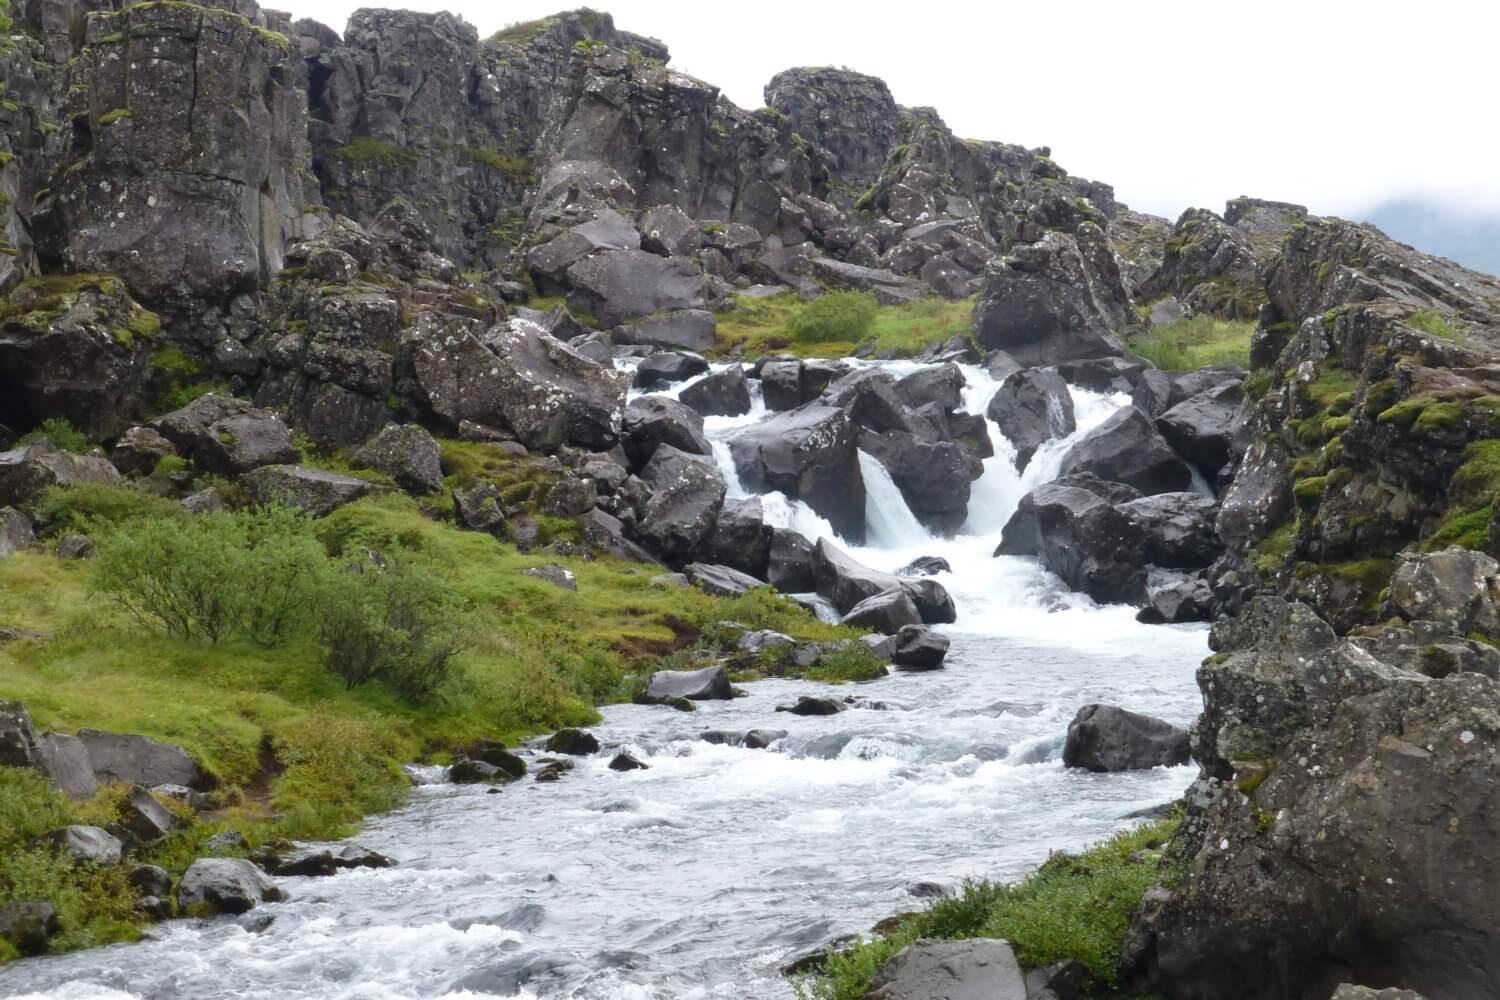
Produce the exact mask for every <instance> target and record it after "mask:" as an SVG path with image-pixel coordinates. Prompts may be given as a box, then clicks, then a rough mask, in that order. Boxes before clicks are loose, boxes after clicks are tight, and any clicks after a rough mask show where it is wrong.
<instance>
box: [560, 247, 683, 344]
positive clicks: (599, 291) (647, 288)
mask: <svg viewBox="0 0 1500 1000" xmlns="http://www.w3.org/2000/svg"><path fill="white" fill-rule="evenodd" d="M568 283H569V285H570V286H571V287H572V289H573V291H572V294H571V295H570V296H569V301H570V302H572V301H577V302H578V303H579V304H580V305H581V306H583V307H584V308H585V309H587V310H588V311H589V312H591V313H593V314H594V315H595V316H597V317H599V320H600V322H601V323H603V324H604V325H606V326H616V325H618V324H620V323H623V322H626V321H627V320H631V319H635V318H636V317H638V316H649V315H651V314H652V313H655V312H659V311H661V310H667V309H700V308H702V306H703V304H704V302H705V300H706V298H707V290H708V284H707V281H706V280H705V278H704V274H703V270H702V269H701V268H700V267H699V266H698V265H697V264H695V263H694V262H693V261H692V260H688V259H684V258H682V257H672V258H666V257H659V256H657V255H656V254H653V253H647V252H646V251H644V250H621V251H617V252H614V253H601V254H596V255H595V256H592V257H589V258H587V259H585V260H581V261H579V262H578V263H576V264H574V265H573V266H571V267H569V268H568Z"/></svg>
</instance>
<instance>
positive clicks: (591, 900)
mask: <svg viewBox="0 0 1500 1000" xmlns="http://www.w3.org/2000/svg"><path fill="white" fill-rule="evenodd" d="M891 367H892V368H893V369H895V370H896V372H897V373H898V374H904V373H905V372H907V371H910V370H913V369H914V367H915V366H914V365H912V364H910V363H900V364H893V365H892V366H891ZM965 374H966V376H967V378H968V380H969V388H968V390H967V392H966V397H965V405H966V407H967V408H968V409H969V410H970V411H972V412H983V409H984V406H985V404H986V403H987V402H988V399H989V396H990V394H992V393H993V391H994V389H995V383H994V381H993V380H992V379H990V377H989V376H988V375H987V374H986V373H985V372H983V371H982V370H981V369H977V368H967V367H966V368H965ZM679 388H680V387H679ZM1074 397H1075V403H1076V406H1077V411H1078V419H1079V425H1080V427H1079V430H1078V432H1077V433H1076V434H1075V435H1074V437H1075V438H1076V436H1077V435H1078V434H1082V433H1085V432H1086V431H1087V430H1088V429H1090V428H1092V427H1094V426H1097V425H1098V424H1099V423H1100V422H1101V421H1103V420H1104V419H1105V418H1106V417H1107V416H1108V415H1109V414H1110V413H1111V412H1113V410H1114V409H1115V407H1117V406H1119V405H1121V404H1122V403H1123V402H1124V400H1123V399H1122V398H1113V399H1112V398H1107V397H1104V396H1100V395H1097V394H1093V393H1086V392H1079V391H1075V393H1074ZM763 416H764V409H763V408H762V407H761V406H760V404H759V403H757V406H756V410H755V411H754V412H752V413H751V414H749V415H747V416H745V417H739V418H710V419H709V420H708V421H707V430H708V433H709V436H710V437H711V438H713V439H714V440H715V442H716V451H717V454H718V457H719V460H720V463H721V465H722V466H724V469H725V474H726V476H727V477H728V479H729V482H730V483H731V493H742V492H743V491H742V489H741V488H740V487H739V485H738V479H737V477H736V476H735V475H734V470H733V468H732V466H731V465H730V464H729V462H728V449H727V448H725V447H723V446H722V441H723V440H725V439H726V438H727V437H729V436H731V435H732V434H733V433H734V432H735V431H736V430H737V429H738V428H740V427H743V426H745V425H747V424H749V423H753V422H754V421H755V420H758V419H760V418H762V417H763ZM991 434H992V437H993V438H994V439H995V441H996V445H997V454H996V456H995V458H993V459H990V460H988V461H987V462H986V468H985V475H984V478H983V479H981V480H980V481H979V482H978V483H976V484H975V488H974V494H973V500H972V502H971V505H970V510H971V513H970V518H969V523H968V524H967V525H966V526H965V529H964V530H963V531H962V532H961V533H960V534H959V535H958V536H957V537H956V538H953V539H938V538H934V537H932V536H931V535H929V534H928V533H927V532H926V531H925V530H924V529H923V528H922V527H921V526H920V525H919V524H918V523H917V522H916V520H915V518H913V516H912V514H911V512H910V511H909V510H908V509H907V508H906V506H905V503H904V502H903V501H902V499H901V496H900V493H899V491H897V490H896V488H895V486H894V484H892V483H891V481H890V477H889V476H887V475H886V474H885V472H884V470H883V469H882V468H881V467H880V465H879V463H877V462H875V461H873V460H872V459H869V458H868V457H865V458H864V460H863V466H864V471H865V474H866V479H867V486H868V494H869V495H868V506H867V514H868V521H869V524H870V537H869V543H870V544H869V545H868V546H867V547H864V548H856V549H851V552H852V553H853V554H854V555H855V556H856V557H857V558H859V559H860V560H862V561H863V562H865V563H867V564H868V565H870V566H872V567H875V568H878V569H885V570H894V569H896V568H899V567H900V566H902V565H905V564H906V563H907V562H909V561H910V560H911V559H913V558H915V557H916V556H920V555H940V556H943V557H944V558H946V559H947V560H948V561H949V563H950V564H951V565H952V567H953V572H952V573H951V574H944V575H942V576H940V577H939V580H940V581H941V582H942V583H943V584H944V585H945V586H947V587H948V589H949V591H950V592H951V593H952V595H953V596H954V599H955V601H956V603H957V606H958V611H959V620H958V622H957V623H956V624H954V625H951V626H946V627H944V628H943V631H944V632H945V633H947V634H948V635H949V636H950V637H951V638H952V639H953V648H952V651H951V652H950V654H949V656H948V660H947V665H946V669H944V670H941V671H937V672H933V673H919V674H897V675H893V676H891V677H889V678H887V679H885V680H882V681H877V682H874V683H871V684H866V685H857V686H844V687H838V688H834V687H825V686H823V685H818V684H812V683H807V682H799V681H779V680H773V681H763V682H759V683H756V684H751V685H748V690H749V692H750V694H749V697H746V698H740V699H736V700H734V701H731V702H707V703H702V704H701V705H700V708H699V711H697V712H695V713H693V714H690V715H687V714H682V713H678V712H675V711H672V710H671V709H668V708H663V707H643V706H634V705H622V706H615V707H612V708H608V709H606V710H605V712H604V715H605V719H604V722H603V723H602V724H600V725H599V726H597V727H595V728H594V732H595V733H596V734H597V735H598V737H599V738H600V740H601V741H602V742H603V743H604V744H605V746H606V750H605V752H603V753H601V754H600V755H598V756H597V757H594V758H591V759H588V760H583V761H580V762H579V766H578V767H577V769H576V770H574V771H573V772H572V773H570V774H568V775H567V776H565V777H564V779H563V780H562V781H560V782H557V783H555V784H546V785H539V784H536V783H534V782H530V781H526V782H523V783H518V784H516V785H511V786H509V787H506V788H505V789H504V790H503V791H501V792H500V793H499V794H490V793H489V791H488V789H486V788H484V787H482V786H455V785H447V784H441V783H434V784H424V785H420V786H419V787H417V788H416V789H415V790H414V791H413V793H412V795H411V797H410V799H409V800H408V801H407V803H406V804H405V805H404V806H403V807H402V808H401V809H398V810H396V811H395V812H393V813H390V814H388V815H385V816H381V817H378V818H376V819H374V820H373V821H372V822H371V823H370V824H369V826H368V827H367V828H366V830H365V831H364V832H363V833H362V834H361V835H360V837H359V838H358V842H359V843H361V844H363V845H365V846H367V847H370V848H372V849H374V850H377V851H380V852H382V853H386V854H389V855H391V856H392V857H394V858H396V859H398V860H399V862H400V864H399V866H398V867H396V868H392V869H386V870H379V871H354V872H346V873H343V874H340V875H338V876H337V877H334V878H330V879H285V880H282V881H283V885H284V887H285V888H286V889H287V890H288V891H289V893H290V894H291V897H292V898H291V901H290V902H287V903H284V904H277V905H274V906H270V907H267V908H264V909H262V910H258V911H255V912H254V913H252V914H250V915H248V916H246V917H244V918H240V919H238V920H235V919H223V920H214V921H177V922H173V923H168V924H164V925H161V926H160V927H158V928H156V929H154V930H153V931H152V932H151V935H150V938H149V940H147V941H145V942H143V943H140V944H135V945H126V946H117V947H112V948H106V949H100V950H96V951H90V952H83V953H77V954H72V955H67V956H61V957H57V958H48V959H36V960H30V961H26V962H20V963H16V964H13V965H11V966H8V967H6V968H4V969H3V970H0V995H6V996H15V995H21V996H35V997H49V998H74V1000H76V998H94V997H99V998H127V997H130V998H143V1000H167V998H171V1000H229V998H234V1000H250V998H255V1000H260V998H266V1000H271V998H299V1000H300V998H309V1000H312V998H317V1000H333V998H338V1000H396V998H437V997H449V998H489V997H527V998H538V1000H551V998H576V1000H668V998H671V1000H707V998H735V1000H744V998H751V1000H787V998H791V997H793V996H794V991H793V990H792V988H791V986H790V985H789V984H788V983H787V982H786V980H785V979H783V978H782V977H781V975H780V973H779V971H778V970H779V968H780V967H781V966H782V965H783V964H784V963H786V962H787V961H788V960H790V959H792V958H795V957H797V956H799V955H801V954H803V953H805V952H807V951H808V950H810V949H812V948H815V947H817V946H819V945H821V944H824V943H826V942H829V941H832V940H835V939H837V938H839V937H840V936H842V935H847V934H850V933H858V932H861V931H864V930H867V929H868V928H869V926H870V925H871V924H872V923H874V922H875V921H876V920H878V919H880V918H881V917H883V916H886V915H888V914H890V913H893V912H897V911H900V910H907V909H913V908H916V907H918V906H920V905H921V901H920V900H918V899H916V898H914V897H913V894H912V891H911V890H912V888H913V886H914V885H915V883H917V882H937V883H940V884H946V885H956V884H957V883H958V882H960V881H961V880H962V879H964V878H969V877H989V878H1014V877H1017V876H1019V875H1022V874H1024V873H1025V872H1026V871H1027V870H1028V869H1029V868H1031V867H1034V866H1035V865H1036V864H1037V863H1038V862H1040V861H1041V860H1043V859H1044V858H1045V857H1046V855H1047V853H1048V851H1051V850H1057V849H1070V848H1077V847H1079V846H1081V845H1082V844H1084V843H1087V842H1089V841H1093V840H1098V839H1100V838H1102V837H1104V836H1107V835H1108V834H1110V833H1112V832H1114V831H1115V830H1117V829H1119V828H1120V827H1121V826H1122V825H1123V824H1124V823H1125V822H1127V821H1126V819H1125V817H1126V816H1127V814H1129V813H1131V812H1132V811H1135V810H1138V809H1141V808H1144V807H1149V806H1154V805H1157V804H1160V803H1162V802H1165V801H1167V800H1169V799H1172V798H1174V797H1176V796H1177V795H1179V794H1180V793H1181V791H1182V789H1183V788H1184V787H1185V786H1186V784H1187V783H1188V781H1189V780H1190V771H1189V769H1188V768H1185V767H1184V768H1173V769H1157V770H1154V771H1143V772H1133V773H1127V774H1118V775H1095V774H1088V773H1081V772H1076V771H1068V770H1065V769H1064V768H1063V767H1062V765H1061V761H1060V756H1061V747H1062V741H1063V736H1064V733H1065V732H1066V729H1067V724H1068V720H1069V719H1071V718H1072V716H1073V714H1074V712H1076V711H1077V709H1078V707H1079V706H1080V705H1083V704H1085V703H1087V702H1093V701H1101V702H1109V703H1112V704H1117V705H1121V706H1123V707H1126V708H1130V709H1135V710H1138V711H1144V712H1148V713H1150V714H1152V715H1156V716H1159V717H1162V718H1165V719H1168V720H1171V721H1174V722H1177V723H1181V724H1185V723H1187V722H1189V721H1190V720H1191V719H1192V718H1193V717H1194V716H1195V715H1196V714H1197V711H1198V708H1199V700H1198V695H1197V690H1196V688H1195V687H1194V684H1193V670H1194V667H1195V666H1196V664H1197V663H1198V661H1199V660H1200V659H1201V658H1202V656H1203V655H1204V654H1205V652H1206V644H1205V641H1204V640H1205V633H1204V631H1203V630H1202V629H1201V628H1191V627H1148V626H1143V625H1138V624H1137V623H1136V622H1135V621H1134V616H1133V613H1132V612H1131V610H1130V609H1127V608H1121V607H1108V608H1099V607H1096V606H1094V605H1093V603H1092V602H1091V601H1089V600H1088V599H1087V598H1085V597H1082V596H1080V595H1077V594H1069V593H1067V592H1066V591H1065V589H1064V588H1063V587H1062V586H1061V584H1060V583H1059V582H1058V581H1057V580H1056V578H1054V577H1051V576H1050V575H1049V574H1047V573H1045V572H1043V571H1042V570H1041V569H1040V568H1039V567H1038V566H1037V565H1036V564H1035V562H1034V561H1032V560H1027V559H1016V558H999V559H997V558H993V557H992V556H991V555H990V553H991V552H993V551H994V548H995V544H996V542H997V540H998V536H999V532H1000V529H1001V527H1003V525H1004V524H1005V521H1006V519H1007V518H1008V517H1009V516H1010V514H1011V512H1012V511H1014V509H1015V506H1016V502H1017V501H1018V500H1019V499H1020V498H1021V496H1022V495H1023V494H1024V493H1025V492H1026V491H1027V490H1028V489H1030V488H1031V487H1032V486H1034V485H1037V484H1039V483H1042V482H1046V481H1047V480H1048V479H1050V478H1052V477H1053V476H1054V475H1055V474H1056V469H1057V466H1058V463H1059V462H1060V460H1061V457H1062V455H1063V454H1064V453H1065V451H1066V449H1067V445H1068V443H1069V442H1053V443H1052V444H1050V445H1047V446H1045V447H1044V448H1043V449H1042V450H1041V451H1039V452H1038V454H1037V456H1036V457H1035V458H1033V460H1032V462H1031V464H1030V465H1029V466H1028V468H1027V470H1026V473H1025V475H1024V476H1018V475H1017V474H1016V472H1015V470H1014V468H1013V467H1012V465H1011V455H1012V451H1011V449H1010V446H1009V444H1008V443H1007V442H1005V441H1004V440H1003V438H1001V437H1000V435H999V433H998V431H996V430H995V429H994V427H993V425H991ZM766 509H767V516H768V518H770V519H773V520H776V521H777V522H779V523H782V524H786V525H791V526H795V527H797V528H799V529H801V530H803V531H804V533H806V534H808V535H809V536H810V537H817V536H818V535H819V534H831V532H830V531H829V530H828V527H827V525H826V523H825V522H821V521H820V519H818V518H817V517H816V515H814V514H813V513H812V512H811V511H810V510H808V509H806V508H805V507H804V506H803V505H801V504H796V503H789V502H786V501H785V499H784V498H781V497H779V496H771V497H767V498H766ZM821 693H828V694H836V695H838V696H839V697H845V696H849V695H854V696H857V697H860V698H865V699H871V700H875V701H878V702H879V703H881V707H879V708H853V709H851V710H850V711H847V712H844V713H841V714H839V715H835V716H830V717H824V718H818V717H813V718H803V717H798V716H793V715H789V714H786V713H777V712H776V711H775V708H776V705H777V704H779V703H783V702H787V701H794V700H795V699H796V696H797V695H799V694H821ZM756 728H760V729H783V730H787V731H788V735H787V736H786V738H785V739H783V740H781V741H779V742H778V743H776V744H774V745H773V746H772V748H771V749H769V750H747V749H740V748H735V747H728V746H722V745H713V744H709V743H706V742H704V741H702V740H701V739H699V733H701V732H702V731H704V730H708V729H727V730H734V731H745V730H749V729H756ZM616 747H627V748H630V749H631V750H632V752H634V753H635V754H636V755H637V756H638V757H640V758H641V759H642V760H644V761H646V762H647V763H648V764H649V765H650V769H649V770H645V771H633V772H626V773H618V772H614V771H610V770H609V769H608V768H607V767H606V766H605V765H606V762H607V761H608V760H609V758H610V756H612V754H613V752H614V748H616ZM421 773H422V775H423V776H424V777H426V778H428V779H429V780H430V779H433V778H435V777H436V776H437V774H438V773H439V772H437V771H436V770H435V769H427V770H425V771H422V772H421Z"/></svg>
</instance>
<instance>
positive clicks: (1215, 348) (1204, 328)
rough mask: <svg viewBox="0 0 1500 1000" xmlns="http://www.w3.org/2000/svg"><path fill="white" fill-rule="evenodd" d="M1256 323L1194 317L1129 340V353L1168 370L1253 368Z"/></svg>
mask: <svg viewBox="0 0 1500 1000" xmlns="http://www.w3.org/2000/svg"><path fill="white" fill-rule="evenodd" d="M1254 333H1255V323H1254V322H1253V321H1248V320H1247V321H1239V320H1221V319H1214V318H1213V317H1212V316H1193V317H1190V318H1187V319H1180V320H1177V321H1176V322H1175V323H1167V324H1164V325H1162V326H1156V327H1152V328H1150V329H1149V330H1147V331H1146V332H1145V333H1142V334H1139V335H1137V336H1135V337H1132V338H1130V340H1129V341H1128V343H1127V346H1128V347H1129V348H1130V350H1131V351H1132V352H1133V353H1135V354H1138V355H1140V356H1141V357H1143V358H1145V359H1147V360H1148V361H1150V362H1152V363H1153V364H1155V365H1156V366H1157V367H1158V368H1163V369H1166V370H1167V371H1188V370H1192V369H1197V368H1203V367H1206V366H1208V365H1238V366H1240V367H1241V368H1249V367H1250V338H1251V336H1252V335H1253V334H1254Z"/></svg>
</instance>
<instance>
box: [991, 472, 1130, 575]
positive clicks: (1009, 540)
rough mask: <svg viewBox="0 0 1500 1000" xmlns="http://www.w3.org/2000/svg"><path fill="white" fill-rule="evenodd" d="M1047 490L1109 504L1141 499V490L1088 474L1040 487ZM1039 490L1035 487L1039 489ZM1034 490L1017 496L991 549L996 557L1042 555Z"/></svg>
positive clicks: (1080, 474)
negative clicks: (1070, 491) (1074, 492)
mask: <svg viewBox="0 0 1500 1000" xmlns="http://www.w3.org/2000/svg"><path fill="white" fill-rule="evenodd" d="M1044 486H1045V487H1047V488H1059V489H1060V488H1062V487H1064V486H1069V487H1073V488H1074V489H1080V490H1083V491H1084V492H1085V493H1092V494H1094V495H1095V496H1097V497H1099V498H1100V499H1102V500H1104V501H1106V502H1107V503H1111V504H1123V503H1129V502H1130V501H1132V500H1139V499H1140V498H1141V491H1140V490H1138V489H1136V488H1135V487H1134V486H1126V485H1125V484H1124V483H1112V482H1109V481H1107V480H1104V479H1100V478H1099V477H1098V476H1096V475H1094V474H1092V473H1089V472H1080V473H1075V474H1074V475H1071V476H1062V477H1060V478H1057V479H1054V480H1053V481H1052V482H1050V483H1046V484H1044ZM1042 488H1043V487H1038V488H1037V489H1038V490H1040V489H1042ZM1035 493H1036V490H1033V491H1032V492H1031V493H1028V494H1026V495H1025V496H1023V497H1021V499H1020V501H1019V502H1018V503H1017V504H1016V512H1015V513H1014V514H1012V515H1011V516H1010V520H1008V521H1006V522H1005V528H1004V530H1003V531H1002V532H1001V535H1000V544H999V545H998V546H996V548H995V555H997V556H1035V555H1041V552H1042V525H1041V521H1040V519H1039V518H1038V516H1037V508H1036V504H1035V496H1034V494H1035Z"/></svg>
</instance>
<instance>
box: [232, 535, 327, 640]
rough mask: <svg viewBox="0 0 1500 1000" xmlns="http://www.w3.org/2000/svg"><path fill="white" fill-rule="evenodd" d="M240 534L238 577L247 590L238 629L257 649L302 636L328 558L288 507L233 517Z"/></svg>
mask: <svg viewBox="0 0 1500 1000" xmlns="http://www.w3.org/2000/svg"><path fill="white" fill-rule="evenodd" d="M235 518H236V520H238V521H239V522H240V523H241V524H242V526H243V528H244V531H245V548H244V550H243V551H242V553H241V555H240V559H239V566H238V567H237V570H238V573H239V574H241V575H242V579H243V580H244V581H245V582H246V583H248V584H249V586H247V587H246V588H245V592H244V595H243V601H242V607H241V612H240V613H241V623H242V625H243V626H244V629H245V632H246V634H247V635H248V636H249V637H250V639H251V641H253V642H254V643H255V644H256V645H258V646H263V647H265V648H268V649H269V648H272V647H275V646H279V645H281V644H282V643H284V642H287V641H288V640H290V639H291V638H292V637H294V636H296V635H298V634H299V633H302V632H303V631H305V630H306V626H307V625H308V623H309V621H310V618H311V616H312V615H313V613H314V612H315V610H316V607H317V604H318V601H319V599H320V594H321V591H322V589H323V587H324V586H325V581H326V580H327V579H328V576H329V570H330V566H329V562H328V557H327V556H326V555H325V554H324V552H323V546H322V545H320V544H318V541H317V539H316V538H314V537H313V535H312V531H311V528H310V527H309V526H308V523H307V519H306V518H304V517H302V516H301V515H300V514H298V513H296V512H295V511H293V510H292V509H290V508H288V507H269V508H260V509H257V510H252V511H247V512H245V513H242V514H237V515H235Z"/></svg>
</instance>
